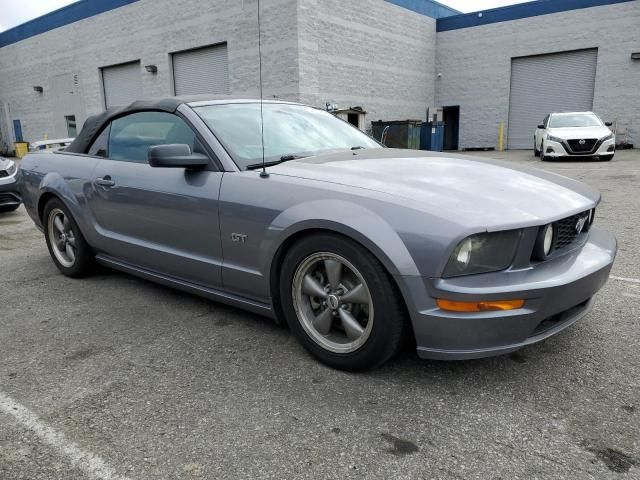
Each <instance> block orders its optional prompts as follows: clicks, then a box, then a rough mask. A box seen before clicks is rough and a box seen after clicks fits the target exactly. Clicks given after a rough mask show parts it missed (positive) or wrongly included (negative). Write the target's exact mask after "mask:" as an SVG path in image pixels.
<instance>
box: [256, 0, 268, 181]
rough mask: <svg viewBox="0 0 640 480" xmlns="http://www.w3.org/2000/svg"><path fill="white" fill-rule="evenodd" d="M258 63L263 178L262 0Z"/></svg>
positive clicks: (264, 174) (266, 176) (264, 170)
mask: <svg viewBox="0 0 640 480" xmlns="http://www.w3.org/2000/svg"><path fill="white" fill-rule="evenodd" d="M258 65H259V70H260V141H261V143H262V171H261V172H260V177H261V178H268V177H269V174H268V173H267V167H266V165H265V161H264V160H265V155H264V110H263V106H264V96H263V92H262V25H261V23H260V0H258Z"/></svg>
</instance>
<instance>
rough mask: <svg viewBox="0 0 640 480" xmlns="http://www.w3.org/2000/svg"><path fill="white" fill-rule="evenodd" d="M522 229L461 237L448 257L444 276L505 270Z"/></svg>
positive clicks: (509, 263)
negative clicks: (462, 238)
mask: <svg viewBox="0 0 640 480" xmlns="http://www.w3.org/2000/svg"><path fill="white" fill-rule="evenodd" d="M521 233H522V231H521V230H509V231H506V232H493V233H479V234H477V235H471V236H470V237H467V238H465V239H464V240H462V241H461V242H460V243H459V244H458V246H456V248H455V250H454V251H453V253H452V254H451V257H449V261H448V262H447V266H446V267H445V269H444V274H443V276H444V277H445V278H450V277H458V276H460V275H472V274H474V273H487V272H497V271H499V270H504V269H505V268H507V267H508V266H509V265H511V262H513V258H514V256H515V254H516V249H517V248H518V242H519V241H520V235H521Z"/></svg>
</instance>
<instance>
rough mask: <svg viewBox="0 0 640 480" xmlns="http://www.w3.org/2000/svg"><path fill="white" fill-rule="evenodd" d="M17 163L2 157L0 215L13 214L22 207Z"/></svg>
mask: <svg viewBox="0 0 640 480" xmlns="http://www.w3.org/2000/svg"><path fill="white" fill-rule="evenodd" d="M17 171H18V166H17V165H16V162H14V161H13V160H10V159H8V158H3V157H0V213H7V212H13V211H14V210H16V209H17V208H18V207H19V206H20V195H19V194H18V184H17V182H16V173H17Z"/></svg>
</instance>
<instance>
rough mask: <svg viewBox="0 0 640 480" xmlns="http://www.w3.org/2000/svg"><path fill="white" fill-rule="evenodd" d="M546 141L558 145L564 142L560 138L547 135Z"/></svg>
mask: <svg viewBox="0 0 640 480" xmlns="http://www.w3.org/2000/svg"><path fill="white" fill-rule="evenodd" d="M547 140H549V141H550V142H558V143H562V142H564V140H562V139H561V138H558V137H554V136H553V135H549V136H548V137H547Z"/></svg>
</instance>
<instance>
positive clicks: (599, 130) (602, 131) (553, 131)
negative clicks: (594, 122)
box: [548, 127, 611, 140]
mask: <svg viewBox="0 0 640 480" xmlns="http://www.w3.org/2000/svg"><path fill="white" fill-rule="evenodd" d="M548 132H549V135H553V136H554V137H558V138H562V139H563V140H580V139H583V138H584V139H588V138H597V139H601V138H604V137H606V136H607V135H609V134H610V133H611V130H609V129H608V128H607V127H579V128H550V129H549V130H548Z"/></svg>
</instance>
